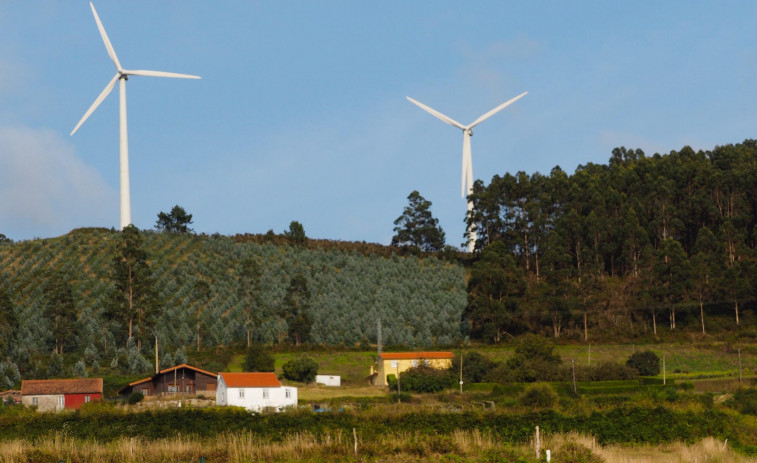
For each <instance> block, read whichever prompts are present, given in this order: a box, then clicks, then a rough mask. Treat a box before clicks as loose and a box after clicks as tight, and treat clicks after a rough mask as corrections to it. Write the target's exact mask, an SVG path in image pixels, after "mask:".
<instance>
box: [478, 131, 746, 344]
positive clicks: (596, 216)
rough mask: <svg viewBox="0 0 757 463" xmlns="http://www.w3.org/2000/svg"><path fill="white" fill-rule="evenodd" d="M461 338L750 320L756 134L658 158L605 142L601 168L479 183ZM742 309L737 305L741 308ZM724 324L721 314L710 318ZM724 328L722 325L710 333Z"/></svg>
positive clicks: (613, 332)
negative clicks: (474, 255) (465, 334)
mask: <svg viewBox="0 0 757 463" xmlns="http://www.w3.org/2000/svg"><path fill="white" fill-rule="evenodd" d="M470 200H472V202H473V209H472V211H470V213H469V214H468V216H467V223H468V227H469V228H468V229H469V230H475V231H476V233H477V237H478V239H477V240H476V243H475V247H476V250H477V252H478V253H479V255H478V259H477V261H476V262H475V263H474V264H473V265H472V266H471V268H470V279H469V282H468V296H469V301H468V306H467V308H466V311H465V314H464V320H465V322H466V329H467V330H469V332H470V334H471V336H473V337H476V338H479V339H483V340H486V341H490V342H499V341H501V340H502V338H503V336H506V335H508V334H509V335H517V334H519V333H523V332H527V331H529V332H543V333H549V335H551V336H554V337H560V336H561V335H564V334H565V333H566V332H570V333H572V334H573V335H575V336H580V337H583V338H584V339H588V331H589V328H590V327H591V328H593V329H595V330H596V331H601V332H602V333H604V334H606V335H610V336H617V335H622V336H623V337H625V338H627V337H629V336H633V335H634V334H635V333H641V332H646V331H650V332H652V333H653V334H654V335H656V334H657V333H658V330H659V329H660V328H661V327H660V325H664V326H666V327H667V328H668V329H669V330H671V331H674V330H676V329H677V327H678V326H680V322H681V318H682V317H683V319H684V321H685V322H686V323H688V324H689V325H691V324H692V323H693V322H694V320H696V325H697V329H701V332H702V333H706V332H707V329H708V316H707V314H708V313H712V314H719V315H722V313H723V310H724V309H725V308H726V307H730V308H729V309H728V310H729V311H730V313H731V316H730V318H731V328H735V327H739V326H741V325H742V323H743V322H744V317H745V316H748V317H751V316H752V314H751V310H750V309H751V306H750V304H751V303H752V302H753V301H754V298H755V293H754V290H755V287H756V285H755V284H756V283H757V281H756V280H755V278H757V266H756V264H757V252H756V250H755V245H756V244H757V231H756V229H755V225H757V141H755V140H745V141H744V142H743V143H740V144H736V145H724V146H718V147H716V148H715V149H713V150H711V151H701V150H700V151H694V150H693V149H691V148H690V147H688V146H686V147H684V148H682V149H681V150H680V151H672V152H670V153H669V154H667V155H660V154H655V155H653V156H646V155H645V154H644V152H643V151H641V150H639V149H636V150H633V149H626V148H623V147H621V148H616V149H614V150H613V152H612V156H611V157H610V160H609V162H608V163H607V164H593V163H589V164H586V165H581V166H579V167H578V168H577V169H576V171H575V173H574V174H572V175H568V174H566V173H565V172H564V171H563V170H562V169H561V168H560V167H559V166H558V167H555V168H553V169H552V171H551V172H550V173H549V175H542V174H540V173H538V172H537V173H534V174H531V175H528V174H526V173H525V172H518V173H516V174H514V175H512V174H509V173H508V174H505V175H503V176H499V175H497V176H495V177H494V178H492V180H491V182H490V183H489V184H488V185H486V184H484V183H483V182H482V181H480V180H479V181H477V182H476V183H475V185H474V188H473V193H472V195H471V196H470ZM745 308H746V309H748V310H747V311H746V313H745ZM721 318H722V317H721ZM721 328H722V327H721Z"/></svg>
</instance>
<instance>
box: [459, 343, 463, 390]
mask: <svg viewBox="0 0 757 463" xmlns="http://www.w3.org/2000/svg"><path fill="white" fill-rule="evenodd" d="M460 395H463V351H462V350H461V351H460Z"/></svg>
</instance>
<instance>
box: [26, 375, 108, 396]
mask: <svg viewBox="0 0 757 463" xmlns="http://www.w3.org/2000/svg"><path fill="white" fill-rule="evenodd" d="M102 393H103V379H102V378H85V379H29V380H23V381H21V395H22V396H23V395H53V394H56V395H57V394H102Z"/></svg>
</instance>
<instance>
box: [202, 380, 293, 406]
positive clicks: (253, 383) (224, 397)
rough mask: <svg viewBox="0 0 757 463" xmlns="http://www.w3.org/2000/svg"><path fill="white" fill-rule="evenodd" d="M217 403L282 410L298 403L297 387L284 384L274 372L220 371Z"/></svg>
mask: <svg viewBox="0 0 757 463" xmlns="http://www.w3.org/2000/svg"><path fill="white" fill-rule="evenodd" d="M216 404H217V405H234V406H238V407H244V408H246V409H247V410H251V411H256V412H259V411H262V410H264V409H275V410H276V411H280V410H281V409H283V408H286V407H296V406H297V388H296V387H289V386H282V385H281V383H280V382H279V379H278V378H276V375H275V374H274V373H218V384H217V386H216Z"/></svg>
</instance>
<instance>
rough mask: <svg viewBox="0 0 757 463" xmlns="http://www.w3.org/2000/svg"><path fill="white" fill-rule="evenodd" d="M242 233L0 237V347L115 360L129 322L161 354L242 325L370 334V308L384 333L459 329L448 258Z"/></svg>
mask: <svg viewBox="0 0 757 463" xmlns="http://www.w3.org/2000/svg"><path fill="white" fill-rule="evenodd" d="M240 241H245V240H241V239H237V240H234V239H232V238H229V237H223V236H210V237H208V236H197V235H191V234H176V233H157V232H152V231H141V232H140V231H138V230H136V229H134V228H133V227H129V232H128V233H127V232H126V231H125V232H114V231H109V230H105V229H78V230H74V231H72V232H71V233H69V234H67V235H65V236H62V237H59V238H53V239H38V240H32V241H25V242H19V243H5V244H0V293H2V292H4V293H5V295H6V296H7V297H4V296H3V295H2V294H0V307H2V308H3V310H2V311H0V315H2V318H3V319H2V320H0V331H2V333H0V335H2V336H0V337H2V338H3V339H4V340H5V341H4V342H3V343H2V344H1V345H0V348H2V349H3V352H2V358H3V359H4V358H7V357H8V356H10V357H11V358H13V359H16V361H17V362H18V363H19V364H24V362H29V361H30V359H33V358H35V356H38V355H45V356H48V357H49V352H50V351H51V350H53V349H54V350H57V351H59V352H61V351H62V352H63V353H70V352H79V353H84V352H86V353H87V358H89V359H99V361H100V362H102V361H103V360H108V361H110V359H111V358H112V357H113V349H114V348H123V347H124V346H125V345H126V341H127V338H128V332H129V330H130V329H131V330H132V334H133V336H134V338H135V339H136V340H137V341H139V344H141V345H142V352H143V354H144V355H145V356H147V357H148V358H149V355H150V354H149V352H152V344H153V343H154V337H153V336H154V334H157V336H158V340H159V344H160V349H161V352H166V353H172V352H175V351H176V349H178V348H180V347H183V348H185V349H189V348H195V347H196V346H197V344H198V342H199V343H200V345H201V347H203V348H205V347H209V346H214V345H218V344H228V343H242V344H244V343H246V342H247V341H248V336H249V339H250V341H258V342H263V343H276V342H284V341H286V342H292V343H297V342H312V343H319V344H320V343H323V344H332V345H333V344H345V345H354V344H355V343H359V342H374V343H375V342H376V325H377V320H378V319H381V322H382V326H383V341H384V343H387V344H407V345H410V346H430V345H433V344H443V345H448V344H451V343H453V342H455V341H457V340H458V339H459V337H460V317H461V314H462V311H463V310H464V308H465V306H466V303H467V299H466V291H465V271H464V269H463V267H462V266H461V265H459V264H457V263H450V262H449V261H445V260H440V259H437V258H435V257H427V258H422V259H421V258H418V257H415V256H409V257H397V256H393V257H388V258H385V257H377V256H366V255H364V254H360V253H358V252H356V251H353V252H345V251H338V250H323V249H308V248H307V247H304V246H291V245H274V244H258V243H253V242H240ZM140 262H141V263H140ZM130 279H131V280H130ZM129 284H131V285H132V286H131V287H129V286H128V285H129ZM130 296H131V297H132V299H133V300H132V305H131V306H130V305H129V300H128V298H129V297H130ZM3 299H5V302H3ZM8 305H10V306H11V310H10V311H8V310H5V309H6V307H7V306H8ZM198 337H199V341H198ZM90 361H91V360H90Z"/></svg>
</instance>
